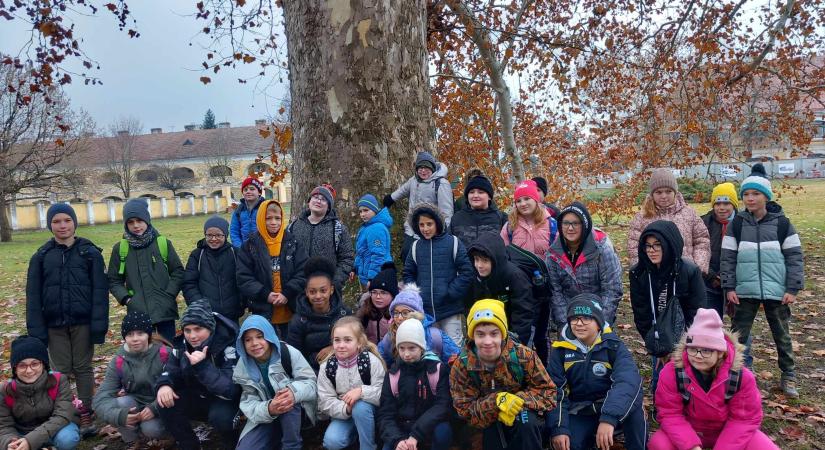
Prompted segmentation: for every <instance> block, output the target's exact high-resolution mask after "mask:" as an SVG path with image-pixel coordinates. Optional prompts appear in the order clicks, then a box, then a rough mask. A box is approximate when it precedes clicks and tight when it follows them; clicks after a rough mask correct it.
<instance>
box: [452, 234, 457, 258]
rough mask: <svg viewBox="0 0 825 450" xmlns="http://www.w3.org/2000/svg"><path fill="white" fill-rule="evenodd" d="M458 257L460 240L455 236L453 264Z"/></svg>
mask: <svg viewBox="0 0 825 450" xmlns="http://www.w3.org/2000/svg"><path fill="white" fill-rule="evenodd" d="M456 256H458V238H457V237H455V236H453V262H455V257H456Z"/></svg>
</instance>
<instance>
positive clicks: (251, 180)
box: [241, 177, 264, 194]
mask: <svg viewBox="0 0 825 450" xmlns="http://www.w3.org/2000/svg"><path fill="white" fill-rule="evenodd" d="M250 184H251V185H252V186H253V187H255V189H257V190H258V192H259V193H261V194H263V193H264V184H263V183H262V182H261V180H259V179H257V178H255V177H246V178H245V179H244V180H243V183H241V191H243V190H244V188H246V187H247V186H249V185H250Z"/></svg>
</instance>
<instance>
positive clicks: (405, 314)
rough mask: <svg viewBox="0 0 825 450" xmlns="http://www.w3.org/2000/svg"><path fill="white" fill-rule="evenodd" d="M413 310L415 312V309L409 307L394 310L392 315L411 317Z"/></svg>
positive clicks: (404, 317) (403, 317)
mask: <svg viewBox="0 0 825 450" xmlns="http://www.w3.org/2000/svg"><path fill="white" fill-rule="evenodd" d="M413 312H415V311H412V310H409V309H405V310H403V311H393V312H392V316H393V317H401V318H402V319H409V318H410V316H412V314H413Z"/></svg>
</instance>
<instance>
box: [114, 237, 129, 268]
mask: <svg viewBox="0 0 825 450" xmlns="http://www.w3.org/2000/svg"><path fill="white" fill-rule="evenodd" d="M117 252H118V256H119V257H120V267H118V269H117V274H118V275H123V274H124V273H126V257H127V256H128V255H129V241H127V240H126V239H121V240H120V244H118V245H117Z"/></svg>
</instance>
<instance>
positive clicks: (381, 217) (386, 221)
mask: <svg viewBox="0 0 825 450" xmlns="http://www.w3.org/2000/svg"><path fill="white" fill-rule="evenodd" d="M376 223H380V224H381V225H384V226H386V227H387V228H392V224H393V220H392V216H391V215H390V211H389V210H388V209H387V208H381V210H380V211H378V213H376V214H375V215H374V216H373V217H372V219H370V220H368V221H366V223H364V225H365V226H367V225H372V224H376Z"/></svg>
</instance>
